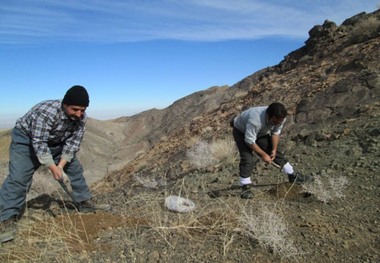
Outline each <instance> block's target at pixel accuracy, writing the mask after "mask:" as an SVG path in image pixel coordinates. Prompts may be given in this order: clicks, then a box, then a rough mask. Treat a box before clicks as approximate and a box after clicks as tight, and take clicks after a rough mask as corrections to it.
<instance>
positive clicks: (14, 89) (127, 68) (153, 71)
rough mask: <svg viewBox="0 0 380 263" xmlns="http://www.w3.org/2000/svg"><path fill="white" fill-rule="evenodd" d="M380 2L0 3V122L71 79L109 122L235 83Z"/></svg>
mask: <svg viewBox="0 0 380 263" xmlns="http://www.w3.org/2000/svg"><path fill="white" fill-rule="evenodd" d="M379 6H380V0H367V1H357V0H332V1H315V0H314V1H310V0H305V1H291V0H283V1H278V0H277V1H275V0H268V1H258V0H236V1H234V2H233V4H231V1H227V0H188V1H179V0H157V1H149V0H141V1H132V0H125V1H121V0H109V1H106V0H91V1H90V0H77V1H74V0H67V1H58V0H49V1H48V0H35V1H27V0H18V1H9V0H6V1H4V3H2V5H1V6H0V81H1V82H0V83H1V96H0V128H11V127H13V125H14V122H15V120H16V119H17V118H19V117H21V116H22V115H23V114H25V113H26V112H27V111H28V110H29V109H30V108H31V107H32V106H33V105H35V104H36V103H38V102H40V101H43V100H47V99H61V98H63V96H64V94H65V92H66V90H67V89H68V88H70V87H71V86H73V85H83V86H85V87H86V88H87V90H88V92H89V94H90V106H89V108H88V110H87V112H88V115H89V117H92V118H96V119H103V120H104V119H112V118H117V117H121V116H131V115H133V114H137V113H139V112H141V111H144V110H147V109H151V108H159V109H160V108H161V109H162V108H165V107H168V106H169V105H171V104H172V103H173V102H175V101H176V100H178V99H181V98H182V97H185V96H187V95H190V94H192V93H194V92H197V91H200V90H204V89H207V88H209V87H211V86H222V85H230V86H231V85H233V84H235V83H237V82H238V81H240V80H241V79H243V78H245V77H247V76H249V75H251V74H253V73H254V72H256V71H257V70H260V69H262V68H265V67H268V66H273V65H276V64H278V63H279V62H280V61H281V60H282V59H283V58H284V56H286V55H287V54H288V53H289V52H291V51H294V50H295V49H298V48H300V47H302V46H303V45H304V42H305V41H306V40H307V38H308V31H309V30H310V29H311V28H312V27H313V26H314V25H317V24H319V25H321V24H323V22H324V21H325V20H330V21H333V22H335V23H336V24H337V25H340V24H341V23H342V22H343V21H344V20H345V19H347V18H350V17H352V16H353V15H356V14H358V13H360V12H367V13H369V12H373V11H375V10H376V9H377V8H379Z"/></svg>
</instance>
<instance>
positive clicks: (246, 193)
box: [240, 184, 253, 199]
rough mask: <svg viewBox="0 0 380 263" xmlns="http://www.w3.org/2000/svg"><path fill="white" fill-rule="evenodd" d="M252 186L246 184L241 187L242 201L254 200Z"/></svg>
mask: <svg viewBox="0 0 380 263" xmlns="http://www.w3.org/2000/svg"><path fill="white" fill-rule="evenodd" d="M251 188H252V184H245V185H243V186H242V187H241V194H240V197H241V198H242V199H252V198H253V193H252V190H251Z"/></svg>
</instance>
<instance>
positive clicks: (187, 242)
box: [0, 10, 380, 262]
mask: <svg viewBox="0 0 380 263" xmlns="http://www.w3.org/2000/svg"><path fill="white" fill-rule="evenodd" d="M309 36H310V37H309V39H308V40H307V41H306V42H305V45H304V46H303V47H301V48H300V49H298V50H295V51H293V52H291V53H290V54H288V55H287V56H285V58H284V60H283V61H281V62H280V63H279V64H278V65H275V66H273V67H269V68H265V69H262V70H260V71H258V72H256V73H254V74H252V75H250V76H248V77H246V78H244V79H243V80H241V81H239V82H237V83H236V84H235V85H233V86H232V87H212V88H210V89H207V90H204V91H200V92H196V93H194V94H191V95H189V96H187V97H185V98H182V99H180V100H178V101H176V102H175V103H174V104H173V105H171V106H170V107H168V108H166V109H163V110H157V109H153V110H149V111H146V112H142V113H140V114H137V115H135V116H131V117H121V118H119V119H116V120H110V121H107V122H103V121H96V120H90V121H89V123H88V127H87V133H86V138H85V141H84V142H83V149H82V151H81V153H80V158H81V160H82V161H83V163H84V166H85V167H86V168H87V172H89V171H90V172H92V171H94V174H95V173H98V174H100V177H99V178H102V176H101V174H102V173H104V176H103V177H104V178H103V179H97V180H96V182H95V183H94V184H93V185H92V190H93V191H94V193H95V200H96V201H97V202H107V203H110V204H112V206H113V209H112V211H110V212H107V213H102V212H97V213H94V214H86V215H80V214H78V213H76V212H75V211H73V210H72V209H69V208H68V205H67V204H68V202H67V201H62V200H61V199H62V196H59V195H57V194H52V195H49V196H46V195H44V196H40V197H38V198H35V199H33V200H31V201H30V202H29V203H28V208H29V209H28V210H27V213H26V216H25V217H24V218H25V219H24V221H23V222H21V223H22V226H23V228H22V229H21V230H20V233H19V235H20V236H19V238H18V239H16V240H15V241H14V242H12V243H7V244H5V245H4V246H3V247H2V250H1V253H0V258H1V259H4V260H9V259H10V260H13V259H17V260H24V259H25V260H29V261H33V260H34V261H39V262H54V261H57V262H58V261H59V262H294V261H295V262H379V261H380V252H379V251H380V249H379V248H380V239H379V233H380V228H379V222H380V217H379V215H380V210H379V206H378V198H379V196H380V182H379V177H378V170H379V168H380V161H379V157H380V151H379V149H380V128H379V127H380V118H379V117H380V10H377V11H376V12H373V13H371V14H365V13H361V14H358V15H356V16H354V17H352V18H349V19H347V20H346V21H344V22H343V23H342V25H340V26H337V25H336V24H335V23H333V22H331V21H325V22H324V23H323V25H317V26H315V27H313V28H312V29H311V30H310V32H309ZM273 101H280V102H282V103H284V104H285V105H286V106H287V107H288V109H289V112H290V116H289V118H288V122H287V124H286V127H285V130H284V133H283V136H282V143H283V144H284V146H285V148H286V154H287V156H288V157H289V159H290V160H292V163H293V164H294V166H295V168H296V169H297V170H299V171H301V172H303V173H307V174H311V175H312V176H313V177H315V178H316V179H318V178H319V179H321V184H324V183H326V182H331V181H332V182H334V183H335V184H336V185H335V188H334V187H332V188H333V190H334V191H335V192H333V194H335V195H333V198H332V199H330V200H328V201H324V200H325V199H321V197H320V196H319V195H318V194H315V193H312V194H310V192H307V191H305V190H304V189H302V188H301V187H300V186H296V185H290V184H289V183H286V178H285V176H284V175H282V174H281V173H280V172H279V171H278V170H277V169H276V168H274V167H268V166H265V165H263V164H262V163H259V164H258V167H257V168H258V174H257V175H254V181H255V185H256V187H255V189H254V194H255V198H254V199H252V200H247V201H246V200H241V199H240V198H239V193H240V192H239V191H240V189H239V187H238V185H237V184H238V180H237V179H238V176H237V173H238V160H233V162H232V163H230V162H219V163H217V164H211V165H208V166H204V167H200V168H199V167H198V168H197V167H195V166H194V164H193V163H192V160H191V158H189V157H188V151H189V150H191V149H193V148H192V147H194V146H196V145H197V143H199V142H205V143H206V144H207V145H211V144H212V143H215V142H217V141H219V140H221V141H231V140H232V138H231V128H230V127H229V120H230V119H231V118H232V117H233V116H235V115H236V114H238V113H239V112H240V111H241V110H243V109H245V108H247V107H250V106H254V105H255V106H256V105H267V104H269V103H271V102H273ZM2 140H3V139H2ZM4 140H6V139H4ZM235 152H236V150H235ZM207 157H208V156H205V158H207ZM86 176H89V174H87V175H86ZM90 176H91V175H90ZM339 180H340V181H339ZM339 182H341V183H342V182H345V183H347V184H345V188H343V185H339ZM339 187H340V188H339ZM338 190H339V191H338ZM340 190H342V192H340ZM343 190H344V191H343ZM320 191H321V190H320ZM338 192H339V193H338ZM330 194H331V192H330ZM170 195H180V196H182V197H187V198H190V199H191V200H192V201H194V203H195V205H196V208H195V210H194V211H192V212H189V213H183V214H182V213H174V212H171V211H168V210H167V209H166V208H165V205H164V204H165V198H166V197H168V196H170ZM325 197H326V196H325ZM64 199H65V198H64ZM62 205H66V206H64V207H65V208H66V209H65V208H64V209H63V208H62ZM259 215H263V217H259V218H258V219H259V220H257V221H253V220H255V219H257V217H258V216H259ZM244 222H245V223H247V222H248V223H252V222H253V223H252V224H250V227H251V229H254V227H256V226H262V228H261V229H259V230H260V231H259V230H255V231H251V232H250V231H247V229H246V228H247V226H246V225H245V224H244ZM263 223H270V224H269V225H265V224H263ZM278 228H280V229H279V231H278V232H276V231H275V230H276V229H278ZM249 229H250V228H248V230H249ZM268 231H272V232H268ZM260 233H262V234H260ZM283 234H285V235H284V236H283ZM270 238H272V239H271V240H269V239H270ZM268 240H269V241H268ZM265 242H267V243H265ZM73 244H74V245H73ZM19 247H23V248H24V249H23V250H22V251H21V250H19V249H18V248H19ZM30 259H33V260H30Z"/></svg>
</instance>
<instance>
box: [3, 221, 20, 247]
mask: <svg viewBox="0 0 380 263" xmlns="http://www.w3.org/2000/svg"><path fill="white" fill-rule="evenodd" d="M16 222H17V219H16V217H12V218H10V219H8V220H5V221H2V222H0V243H5V242H8V241H11V240H13V239H14V238H15V236H16V230H17V229H16V227H17V224H16Z"/></svg>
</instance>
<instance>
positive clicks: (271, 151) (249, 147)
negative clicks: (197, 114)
mask: <svg viewBox="0 0 380 263" xmlns="http://www.w3.org/2000/svg"><path fill="white" fill-rule="evenodd" d="M286 116H287V110H286V108H285V106H284V105H283V104H281V103H278V102H275V103H272V104H270V105H269V106H262V107H252V108H250V109H248V110H245V111H243V112H242V113H241V114H240V115H238V116H237V117H236V118H234V119H233V121H232V122H231V126H233V136H234V140H235V142H236V145H237V147H238V149H239V153H240V164H239V173H240V174H239V175H240V186H241V187H242V193H241V198H243V199H251V198H252V197H253V194H252V192H251V190H250V188H251V186H252V182H251V174H252V171H253V169H254V165H255V161H254V159H253V157H254V156H253V153H256V154H257V155H258V156H259V157H260V158H261V159H262V160H263V161H264V162H266V163H268V164H271V163H272V162H274V163H275V164H277V165H279V166H280V167H281V169H282V171H283V172H284V173H286V174H287V175H288V178H289V182H290V183H298V184H300V183H304V182H306V181H308V180H310V177H309V176H304V175H301V174H298V173H295V172H294V170H293V166H292V165H291V164H290V163H289V162H288V161H287V159H286V158H285V156H284V154H283V153H282V152H281V151H278V145H279V141H280V134H281V130H282V128H283V126H284V123H285V121H286Z"/></svg>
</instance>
